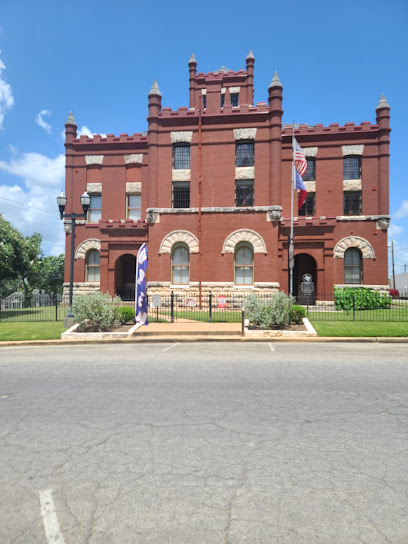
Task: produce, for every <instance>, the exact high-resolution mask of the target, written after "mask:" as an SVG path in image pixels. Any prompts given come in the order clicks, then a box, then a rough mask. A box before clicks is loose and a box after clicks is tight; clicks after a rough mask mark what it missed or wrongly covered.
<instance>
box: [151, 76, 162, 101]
mask: <svg viewBox="0 0 408 544" xmlns="http://www.w3.org/2000/svg"><path fill="white" fill-rule="evenodd" d="M161 95H162V94H161V92H160V89H159V86H158V85H157V81H156V80H154V81H153V85H152V88H151V89H150V91H149V94H148V95H147V96H148V97H150V96H160V97H161Z"/></svg>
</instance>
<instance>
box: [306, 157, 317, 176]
mask: <svg viewBox="0 0 408 544" xmlns="http://www.w3.org/2000/svg"><path fill="white" fill-rule="evenodd" d="M315 179H316V160H315V159H307V170H306V174H305V175H304V176H303V181H315Z"/></svg>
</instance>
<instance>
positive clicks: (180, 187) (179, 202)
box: [173, 181, 190, 208]
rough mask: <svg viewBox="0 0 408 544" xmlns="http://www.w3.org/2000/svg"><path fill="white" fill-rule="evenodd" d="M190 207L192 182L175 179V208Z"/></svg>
mask: <svg viewBox="0 0 408 544" xmlns="http://www.w3.org/2000/svg"><path fill="white" fill-rule="evenodd" d="M189 207H190V182H189V181H174V182H173V208H189Z"/></svg>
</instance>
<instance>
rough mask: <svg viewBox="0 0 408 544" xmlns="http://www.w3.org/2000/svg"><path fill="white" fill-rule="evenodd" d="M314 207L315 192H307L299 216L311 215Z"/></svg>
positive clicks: (313, 212)
mask: <svg viewBox="0 0 408 544" xmlns="http://www.w3.org/2000/svg"><path fill="white" fill-rule="evenodd" d="M315 208H316V193H308V194H307V196H306V200H305V201H304V203H303V206H302V207H301V208H300V210H299V216H305V215H308V216H311V215H314V214H315Z"/></svg>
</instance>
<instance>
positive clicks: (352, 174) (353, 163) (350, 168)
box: [343, 157, 361, 179]
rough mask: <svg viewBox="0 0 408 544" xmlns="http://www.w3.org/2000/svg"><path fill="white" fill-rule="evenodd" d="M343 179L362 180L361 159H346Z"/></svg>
mask: <svg viewBox="0 0 408 544" xmlns="http://www.w3.org/2000/svg"><path fill="white" fill-rule="evenodd" d="M343 179H361V157H344V160H343Z"/></svg>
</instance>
